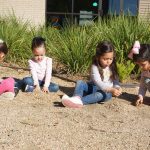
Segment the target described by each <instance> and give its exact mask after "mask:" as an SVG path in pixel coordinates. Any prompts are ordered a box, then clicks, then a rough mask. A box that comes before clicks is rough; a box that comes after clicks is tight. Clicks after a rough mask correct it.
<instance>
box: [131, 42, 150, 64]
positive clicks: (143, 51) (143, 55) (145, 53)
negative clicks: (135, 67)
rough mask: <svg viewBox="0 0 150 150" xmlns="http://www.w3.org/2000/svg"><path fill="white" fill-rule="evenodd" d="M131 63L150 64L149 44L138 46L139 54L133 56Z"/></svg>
mask: <svg viewBox="0 0 150 150" xmlns="http://www.w3.org/2000/svg"><path fill="white" fill-rule="evenodd" d="M133 61H134V62H140V61H149V62H150V44H140V49H139V54H133Z"/></svg>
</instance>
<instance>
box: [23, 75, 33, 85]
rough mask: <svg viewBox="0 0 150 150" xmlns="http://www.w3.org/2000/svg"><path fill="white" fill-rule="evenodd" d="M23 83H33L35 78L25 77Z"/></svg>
mask: <svg viewBox="0 0 150 150" xmlns="http://www.w3.org/2000/svg"><path fill="white" fill-rule="evenodd" d="M23 83H24V84H25V85H33V80H32V78H31V77H25V78H24V79H23Z"/></svg>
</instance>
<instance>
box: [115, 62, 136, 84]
mask: <svg viewBox="0 0 150 150" xmlns="http://www.w3.org/2000/svg"><path fill="white" fill-rule="evenodd" d="M134 67H135V64H134V63H132V62H131V61H130V60H128V61H126V62H125V61H124V62H122V63H119V62H117V68H118V73H119V79H120V81H121V82H124V81H126V80H128V79H129V77H130V74H131V72H132V71H133V69H134Z"/></svg>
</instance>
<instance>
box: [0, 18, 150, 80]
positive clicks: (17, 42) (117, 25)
mask: <svg viewBox="0 0 150 150" xmlns="http://www.w3.org/2000/svg"><path fill="white" fill-rule="evenodd" d="M149 33H150V25H149V24H148V23H146V22H141V21H138V19H137V18H132V17H125V16H123V15H122V16H118V17H110V18H107V19H103V20H99V21H98V22H97V23H95V24H93V25H92V26H82V27H79V26H75V25H74V26H68V27H65V28H63V29H61V30H56V29H54V28H52V27H50V26H49V27H46V26H42V27H39V28H38V29H37V28H34V27H30V26H29V24H28V22H21V21H20V20H18V19H16V18H15V17H14V16H11V17H4V18H2V17H1V18H0V38H1V39H3V40H4V41H6V42H7V44H8V46H9V49H10V51H9V55H7V57H6V59H7V61H9V62H12V63H16V64H18V65H22V66H26V65H27V60H28V59H29V58H31V56H32V53H31V48H30V47H31V41H32V38H33V37H34V36H38V35H40V36H43V37H44V38H46V41H47V55H48V56H50V57H53V58H55V60H57V61H59V62H61V63H63V64H64V65H65V66H66V67H67V68H68V71H70V72H72V73H78V72H79V73H83V72H87V70H88V68H89V66H90V64H91V60H92V57H93V55H94V53H95V47H96V45H97V43H98V42H99V41H102V40H109V41H111V42H112V43H113V44H114V46H115V50H116V56H117V64H118V69H119V74H120V76H121V78H122V80H124V79H125V78H127V77H128V76H129V75H130V73H131V72H132V70H133V69H134V64H132V63H131V62H130V63H129V61H127V60H128V58H127V55H128V53H129V50H130V48H131V46H132V44H133V43H134V41H135V40H139V41H140V42H143V43H149V42H150V38H149ZM126 68H128V69H126Z"/></svg>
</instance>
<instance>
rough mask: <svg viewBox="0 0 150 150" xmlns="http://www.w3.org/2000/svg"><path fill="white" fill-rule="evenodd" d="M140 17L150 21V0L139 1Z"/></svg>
mask: <svg viewBox="0 0 150 150" xmlns="http://www.w3.org/2000/svg"><path fill="white" fill-rule="evenodd" d="M139 17H140V18H141V19H148V20H150V0H139Z"/></svg>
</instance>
